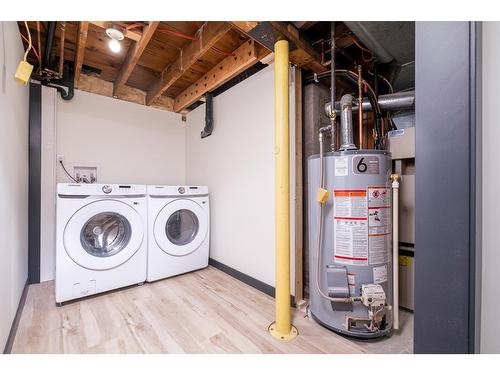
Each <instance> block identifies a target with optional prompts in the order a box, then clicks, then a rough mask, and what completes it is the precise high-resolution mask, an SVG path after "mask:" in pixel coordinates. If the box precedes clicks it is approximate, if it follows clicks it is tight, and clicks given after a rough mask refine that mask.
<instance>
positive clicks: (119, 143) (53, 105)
mask: <svg viewBox="0 0 500 375" xmlns="http://www.w3.org/2000/svg"><path fill="white" fill-rule="evenodd" d="M185 125H186V123H185V122H182V120H181V116H180V115H179V114H174V113H171V112H166V111H161V110H158V109H154V108H150V107H145V106H143V105H138V104H134V103H129V102H126V101H122V100H116V99H112V98H108V97H105V96H100V95H96V94H91V93H87V92H84V91H79V90H75V96H74V98H73V99H72V100H71V101H64V100H63V99H61V97H60V95H59V94H57V92H56V91H55V90H54V89H50V88H46V87H44V88H43V91H42V150H43V151H42V192H41V193H42V202H41V204H42V208H43V210H42V224H41V227H42V228H41V249H40V257H41V259H40V274H41V275H40V276H41V278H40V279H41V281H46V280H52V279H54V277H55V233H54V228H55V210H54V209H53V208H54V204H55V199H54V197H55V184H56V182H71V180H70V179H69V178H68V177H67V176H66V174H65V173H64V171H63V170H62V168H61V167H60V166H59V165H57V162H56V158H57V155H64V163H65V165H66V168H67V169H68V170H69V171H70V173H71V172H72V170H73V166H74V165H84V166H85V165H87V166H97V167H98V171H97V177H98V181H97V182H98V183H126V184H152V185H154V184H157V185H182V184H184V183H185V179H186V178H185V177H186V176H185V170H186V163H185V155H186V150H185Z"/></svg>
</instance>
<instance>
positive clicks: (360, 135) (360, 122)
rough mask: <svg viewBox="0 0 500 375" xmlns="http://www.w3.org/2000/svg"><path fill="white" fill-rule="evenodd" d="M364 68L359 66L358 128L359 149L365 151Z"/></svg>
mask: <svg viewBox="0 0 500 375" xmlns="http://www.w3.org/2000/svg"><path fill="white" fill-rule="evenodd" d="M361 73H362V68H361V65H358V108H359V111H358V122H359V124H358V126H359V149H360V150H361V149H363V78H362V77H361Z"/></svg>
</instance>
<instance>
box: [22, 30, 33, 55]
mask: <svg viewBox="0 0 500 375" xmlns="http://www.w3.org/2000/svg"><path fill="white" fill-rule="evenodd" d="M24 26H25V27H26V31H27V32H28V38H29V40H28V49H27V50H26V52H25V53H24V61H27V58H28V53H29V51H30V50H31V47H32V44H31V32H30V29H29V27H28V22H26V21H24ZM21 35H22V34H21Z"/></svg>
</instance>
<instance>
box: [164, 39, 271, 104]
mask: <svg viewBox="0 0 500 375" xmlns="http://www.w3.org/2000/svg"><path fill="white" fill-rule="evenodd" d="M268 53H269V51H267V50H264V49H263V48H261V47H260V46H257V45H256V43H255V42H254V41H253V40H247V41H246V42H244V43H243V44H242V45H241V46H239V47H238V48H237V49H236V50H234V51H233V54H232V56H228V57H226V58H225V59H224V60H222V61H221V62H220V63H219V64H217V65H216V66H214V67H213V68H212V69H211V70H210V71H208V72H207V73H206V74H205V75H204V76H203V77H201V78H200V79H199V80H198V81H196V82H195V83H193V84H192V85H191V86H189V87H188V88H187V89H185V90H184V91H183V92H181V93H180V94H179V95H178V96H177V97H176V98H175V102H174V111H175V112H178V111H181V110H183V109H185V108H186V107H188V106H189V105H191V104H193V103H194V102H196V101H197V100H199V99H200V98H201V97H202V96H203V95H205V94H206V93H207V92H209V91H212V90H214V89H216V88H217V87H219V86H220V85H222V84H223V83H225V82H227V81H229V80H230V79H231V78H233V77H235V76H236V75H238V74H240V73H241V72H243V71H245V70H246V69H248V68H249V67H251V66H252V65H254V64H255V63H256V62H258V61H259V60H261V59H262V58H263V57H264V55H267V54H268Z"/></svg>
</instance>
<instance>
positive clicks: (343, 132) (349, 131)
mask: <svg viewBox="0 0 500 375" xmlns="http://www.w3.org/2000/svg"><path fill="white" fill-rule="evenodd" d="M352 100H353V98H352V95H351V94H346V95H344V96H343V97H342V98H341V100H340V108H341V112H340V139H341V142H340V150H342V151H345V150H355V149H356V145H355V144H354V135H353V127H352Z"/></svg>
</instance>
